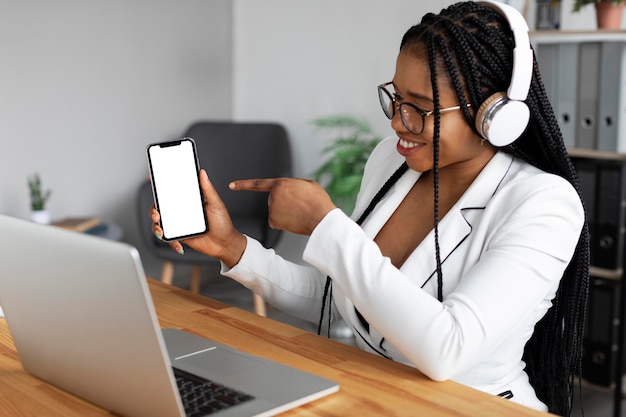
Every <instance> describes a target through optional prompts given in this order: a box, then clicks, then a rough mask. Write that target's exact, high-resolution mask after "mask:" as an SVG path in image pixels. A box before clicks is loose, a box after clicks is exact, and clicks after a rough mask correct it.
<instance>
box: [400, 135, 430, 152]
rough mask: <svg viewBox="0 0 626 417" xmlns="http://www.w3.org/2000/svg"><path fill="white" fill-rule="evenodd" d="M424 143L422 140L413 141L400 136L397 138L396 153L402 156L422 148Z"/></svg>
mask: <svg viewBox="0 0 626 417" xmlns="http://www.w3.org/2000/svg"><path fill="white" fill-rule="evenodd" d="M424 146H426V144H425V143H424V142H413V141H410V140H406V139H403V138H401V137H399V138H398V145H397V149H398V153H399V154H400V155H402V156H404V157H406V156H409V155H411V154H413V153H414V152H417V151H418V150H420V149H422V148H423V147H424Z"/></svg>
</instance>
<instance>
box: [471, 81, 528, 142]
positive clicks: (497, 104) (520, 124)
mask: <svg viewBox="0 0 626 417" xmlns="http://www.w3.org/2000/svg"><path fill="white" fill-rule="evenodd" d="M529 120H530V110H529V109H528V106H527V105H526V103H524V102H523V101H518V100H510V99H509V98H508V97H507V95H506V93H504V92H499V93H495V94H493V95H491V96H489V97H488V98H487V100H485V101H484V102H483V104H481V105H480V107H479V108H478V111H477V112H476V129H477V130H478V133H480V135H481V136H482V137H483V138H485V139H487V140H488V141H489V143H491V144H492V145H493V146H497V147H502V146H507V145H510V144H511V143H513V142H514V141H515V140H516V139H517V138H519V137H520V136H521V135H522V133H524V130H526V126H528V121H529Z"/></svg>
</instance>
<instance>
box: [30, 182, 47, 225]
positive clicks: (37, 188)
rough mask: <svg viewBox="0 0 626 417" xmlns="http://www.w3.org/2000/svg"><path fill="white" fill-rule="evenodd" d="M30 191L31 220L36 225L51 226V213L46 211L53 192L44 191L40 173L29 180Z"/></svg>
mask: <svg viewBox="0 0 626 417" xmlns="http://www.w3.org/2000/svg"><path fill="white" fill-rule="evenodd" d="M28 189H29V191H30V210H31V213H30V214H31V220H32V221H34V222H35V223H40V224H49V223H50V212H49V211H48V210H46V203H47V202H48V199H49V198H50V195H51V194H52V191H50V190H46V191H44V190H43V189H42V187H41V178H40V177H39V174H38V173H35V174H33V175H32V176H31V177H29V178H28Z"/></svg>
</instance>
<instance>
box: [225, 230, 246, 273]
mask: <svg viewBox="0 0 626 417" xmlns="http://www.w3.org/2000/svg"><path fill="white" fill-rule="evenodd" d="M247 245H248V240H247V239H246V237H245V236H244V235H243V234H241V233H239V232H236V233H235V234H234V235H233V237H232V239H230V241H229V243H228V244H227V245H225V246H224V250H223V252H222V254H220V256H219V257H218V259H219V260H220V261H221V262H222V263H223V264H224V265H226V266H227V267H228V268H232V267H234V266H235V265H237V264H238V263H239V260H240V259H241V257H242V256H243V253H244V252H245V251H246V246H247Z"/></svg>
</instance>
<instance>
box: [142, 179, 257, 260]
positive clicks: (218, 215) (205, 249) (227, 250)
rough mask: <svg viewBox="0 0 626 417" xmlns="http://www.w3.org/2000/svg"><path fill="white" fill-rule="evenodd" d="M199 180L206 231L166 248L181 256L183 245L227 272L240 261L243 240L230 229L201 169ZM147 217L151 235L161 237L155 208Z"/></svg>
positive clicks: (224, 212)
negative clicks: (220, 264) (213, 261)
mask: <svg viewBox="0 0 626 417" xmlns="http://www.w3.org/2000/svg"><path fill="white" fill-rule="evenodd" d="M199 178H200V188H201V189H202V193H203V195H204V200H205V211H206V215H207V219H208V223H209V229H208V231H207V232H206V233H204V234H202V235H199V236H195V237H190V238H186V239H183V240H182V241H178V240H176V241H172V242H169V245H170V247H171V248H172V249H173V250H174V251H176V252H178V253H182V252H183V245H182V243H181V242H183V243H185V244H186V245H188V246H189V247H190V248H192V249H195V250H197V251H198V252H201V253H204V254H206V255H208V256H211V257H214V258H217V259H219V260H220V261H221V262H223V263H224V264H225V265H226V266H227V267H229V268H231V267H233V266H234V265H236V264H237V263H238V262H239V259H241V255H243V252H244V251H245V249H246V244H247V243H246V238H245V236H244V235H242V234H241V233H240V232H239V231H238V230H237V229H235V227H234V226H233V223H232V220H231V218H230V215H229V214H228V210H227V209H226V206H225V205H224V203H223V202H222V200H221V198H220V197H219V195H218V194H217V191H216V190H215V188H213V185H212V184H211V181H210V180H209V177H208V175H207V173H206V171H205V170H204V169H202V170H200V175H199ZM150 217H151V218H152V222H153V223H154V224H153V225H152V231H153V232H154V234H155V235H157V236H159V235H161V236H162V233H163V230H162V229H161V227H160V225H159V220H160V215H159V212H158V211H157V210H156V208H154V207H153V208H152V210H151V211H150Z"/></svg>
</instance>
